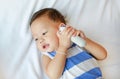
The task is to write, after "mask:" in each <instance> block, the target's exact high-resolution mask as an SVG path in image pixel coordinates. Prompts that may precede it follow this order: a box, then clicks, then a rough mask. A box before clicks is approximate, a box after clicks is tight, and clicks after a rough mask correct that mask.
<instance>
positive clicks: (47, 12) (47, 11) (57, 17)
mask: <svg viewBox="0 0 120 79" xmlns="http://www.w3.org/2000/svg"><path fill="white" fill-rule="evenodd" d="M41 16H48V18H50V19H51V20H53V21H54V22H59V21H60V22H62V23H64V24H66V21H65V19H64V16H63V15H62V14H61V13H60V12H59V11H58V10H56V9H54V8H44V9H41V10H39V11H37V12H35V13H34V14H33V16H32V18H31V21H30V25H31V24H32V22H33V21H34V20H35V19H37V18H39V17H41Z"/></svg>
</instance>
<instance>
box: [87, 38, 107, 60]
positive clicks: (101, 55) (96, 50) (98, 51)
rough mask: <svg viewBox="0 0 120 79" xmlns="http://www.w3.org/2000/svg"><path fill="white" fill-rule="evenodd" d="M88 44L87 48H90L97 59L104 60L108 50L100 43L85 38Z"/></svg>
mask: <svg viewBox="0 0 120 79" xmlns="http://www.w3.org/2000/svg"><path fill="white" fill-rule="evenodd" d="M85 41H86V46H85V49H86V50H88V51H89V52H90V53H91V54H92V55H93V56H94V57H95V58H96V59H98V60H102V59H105V58H106V56H107V51H106V50H105V48H104V47H102V46H101V45H100V44H98V43H96V42H94V41H92V40H90V39H89V38H85Z"/></svg>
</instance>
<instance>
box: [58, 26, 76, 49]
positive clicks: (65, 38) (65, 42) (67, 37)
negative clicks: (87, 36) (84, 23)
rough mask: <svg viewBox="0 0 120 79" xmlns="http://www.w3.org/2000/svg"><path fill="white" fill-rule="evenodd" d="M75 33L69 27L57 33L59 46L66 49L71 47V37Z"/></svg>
mask: <svg viewBox="0 0 120 79" xmlns="http://www.w3.org/2000/svg"><path fill="white" fill-rule="evenodd" d="M74 33H75V29H74V28H72V27H71V26H66V28H65V29H64V30H63V31H62V32H59V31H58V32H57V36H58V38H59V46H60V47H64V48H66V49H68V48H69V47H70V46H71V36H73V34H74Z"/></svg>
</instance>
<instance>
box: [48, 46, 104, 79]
mask: <svg viewBox="0 0 120 79" xmlns="http://www.w3.org/2000/svg"><path fill="white" fill-rule="evenodd" d="M55 54H56V52H55V51H53V52H48V53H46V55H47V56H49V57H50V58H51V59H53V58H54V56H55ZM60 79H103V78H102V73H101V71H100V68H99V66H98V64H97V61H96V60H95V59H94V58H93V57H92V56H91V55H90V54H89V53H88V52H87V51H85V50H83V49H81V48H80V47H78V46H77V45H75V44H73V45H72V46H71V47H70V48H69V49H68V53H67V58H66V64H65V67H64V71H63V73H62V76H61V77H60Z"/></svg>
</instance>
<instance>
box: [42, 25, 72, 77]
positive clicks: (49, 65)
mask: <svg viewBox="0 0 120 79" xmlns="http://www.w3.org/2000/svg"><path fill="white" fill-rule="evenodd" d="M73 33H74V30H72V27H67V28H66V29H65V30H64V31H63V32H62V33H60V34H59V33H58V38H59V47H58V49H56V55H55V57H54V58H53V59H52V60H51V59H50V58H49V57H47V56H44V55H43V57H42V58H43V67H44V70H45V72H46V74H47V75H48V77H49V78H50V79H59V77H60V76H61V75H62V72H63V70H64V66H65V62H66V54H67V49H68V48H69V47H70V46H71V41H70V38H71V36H72V35H73Z"/></svg>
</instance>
